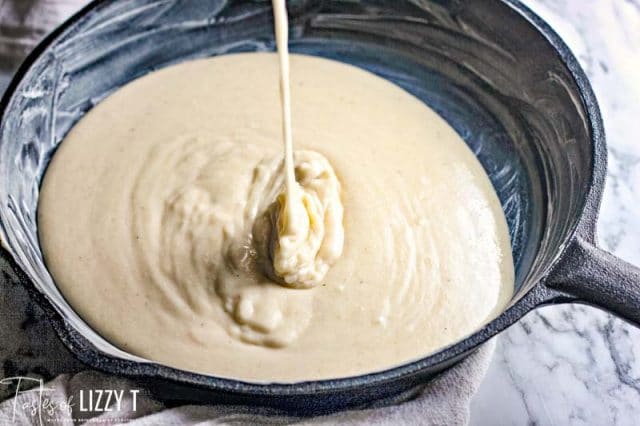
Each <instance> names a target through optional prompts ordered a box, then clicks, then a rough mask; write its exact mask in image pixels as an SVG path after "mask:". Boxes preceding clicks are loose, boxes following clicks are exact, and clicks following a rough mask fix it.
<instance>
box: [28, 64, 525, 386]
mask: <svg viewBox="0 0 640 426" xmlns="http://www.w3.org/2000/svg"><path fill="white" fill-rule="evenodd" d="M278 76H279V61H278V57H277V56H276V55H274V54H268V53H248V54H236V55H226V56H221V57H216V58H213V59H207V60H200V61H192V62H187V63H183V64H180V65H177V66H173V67H170V68H166V69H163V70H161V71H158V72H154V73H152V74H150V75H147V76H145V77H143V78H141V79H138V80H136V81H134V82H132V83H130V84H129V85H127V86H126V87H124V88H122V89H120V90H118V91H117V92H116V93H115V94H113V95H112V96H110V97H109V98H107V99H106V100H105V101H103V102H102V103H100V104H99V105H98V106H96V107H95V108H94V109H93V110H92V111H90V112H89V113H88V114H87V115H86V116H85V117H84V118H83V119H82V120H81V121H80V122H79V123H78V124H77V125H76V126H75V127H74V128H73V129H72V131H71V132H70V133H69V135H68V136H67V137H66V139H65V140H64V142H63V143H62V145H61V146H60V148H59V150H58V152H57V153H56V155H55V156H54V158H53V160H52V162H51V165H50V167H49V169H48V171H47V173H46V176H45V179H44V182H43V185H42V192H41V196H40V205H39V217H38V220H39V229H40V239H41V244H42V248H43V251H44V254H45V260H46V261H47V265H48V267H49V269H50V271H51V273H52V275H53V277H54V279H55V280H56V283H57V284H58V286H59V288H60V290H61V291H62V293H63V294H64V296H65V297H66V298H67V300H68V301H69V302H70V304H71V305H72V306H73V307H74V309H76V310H77V311H78V313H79V314H80V315H81V316H82V317H83V318H84V319H85V320H86V321H87V322H88V323H89V324H90V325H91V326H92V327H94V328H95V329H96V330H97V331H98V332H99V333H101V334H102V335H103V336H104V337H105V338H106V339H108V340H109V341H111V342H113V343H114V344H115V345H117V346H119V347H120V348H122V349H124V350H127V351H129V352H131V353H134V354H136V355H140V356H143V357H146V358H148V359H151V360H154V361H157V362H161V363H164V364H167V365H171V366H174V367H178V368H182V369H187V370H194V371H199V372H204V373H211V374H215V375H218V376H226V377H233V378H238V379H245V380H251V381H299V380H311V379H326V378H335V377H343V376H349V375H354V374H361V373H367V372H372V371H376V370H381V369H385V368H388V367H391V366H395V365H397V364H399V363H402V362H405V361H409V360H412V359H415V358H418V357H422V356H424V355H427V354H428V353H430V352H433V351H435V350H437V349H440V348H442V347H443V346H446V345H448V344H451V343H453V342H455V341H456V340H458V339H460V338H462V337H464V336H466V335H468V334H469V333H471V332H473V331H474V330H475V329H477V328H478V327H479V326H481V325H482V324H483V323H484V322H486V321H487V320H489V319H490V318H491V317H492V316H494V315H496V314H497V313H498V312H499V311H500V310H501V309H502V308H503V307H504V306H505V305H506V303H507V302H508V300H509V298H510V296H511V294H512V291H513V264H512V258H511V251H510V244H509V236H508V232H507V225H506V223H505V219H504V216H503V213H502V209H501V207H500V204H499V202H498V199H497V196H496V194H495V192H494V190H493V188H492V186H491V183H490V181H489V179H488V177H487V176H486V174H485V173H484V171H483V169H482V167H481V165H480V164H479V163H478V161H477V160H476V158H475V157H474V155H473V153H472V152H471V151H470V150H469V149H468V148H467V146H466V145H465V143H464V142H463V141H462V140H461V139H460V138H459V136H458V135H457V134H456V133H455V131H454V130H452V129H451V128H450V127H449V126H448V125H447V124H446V123H445V122H444V121H443V120H442V119H441V118H440V117H439V116H438V115H437V114H436V113H435V112H433V111H432V110H430V109H429V108H428V107H426V106H425V105H424V104H423V103H421V102H420V101H419V100H418V99H416V98H414V97H413V96H411V95H410V94H408V93H407V92H405V91H403V90H402V89H400V88H399V87H397V86H395V85H393V84H391V83H389V82H387V81H385V80H383V79H381V78H379V77H376V76H374V75H373V74H370V73H368V72H366V71H363V70H360V69H357V68H355V67H352V66H349V65H345V64H341V63H338V62H335V61H330V60H325V59H320V58H315V57H308V56H300V55H292V56H291V96H292V97H291V110H292V111H293V120H292V133H291V134H292V135H293V140H294V141H295V147H296V151H295V152H294V155H293V156H292V157H293V160H294V166H295V167H294V170H293V171H294V174H295V177H296V178H297V182H296V185H298V186H299V188H300V192H301V193H302V194H303V195H304V194H306V195H304V197H306V198H304V197H303V199H306V200H307V201H308V203H307V205H306V206H305V212H306V213H304V215H303V216H304V217H305V218H306V220H307V222H308V225H309V228H308V230H307V231H305V232H303V235H304V236H305V239H304V240H303V241H302V243H301V242H300V240H296V241H297V242H296V243H295V244H294V245H293V246H292V247H293V248H294V249H295V250H294V251H293V252H292V253H294V255H295V256H294V257H296V256H298V253H312V254H313V257H312V258H305V256H302V257H301V258H297V257H296V259H294V261H291V262H288V261H286V257H287V256H286V255H283V256H282V259H284V260H283V261H282V262H281V265H280V266H282V265H284V266H282V267H280V266H278V267H277V269H276V265H278V261H277V259H276V257H277V256H276V253H277V252H278V251H280V252H282V247H281V245H282V241H286V238H283V237H286V235H287V232H286V230H285V229H284V228H286V226H284V225H282V223H281V222H282V219H279V218H281V217H282V212H283V211H284V210H283V205H284V203H283V200H282V197H283V196H282V194H284V197H285V200H284V201H286V199H287V185H286V184H285V179H286V176H287V172H286V167H284V164H283V163H284V162H283V155H282V136H283V131H282V127H281V126H282V111H281V110H280V109H279V106H280V97H279V96H280V94H279V91H278ZM309 200H310V201H309ZM309 206H311V207H309ZM285 210H286V209H285ZM302 226H303V228H304V226H305V225H304V224H303V225H302ZM279 227H281V228H279ZM305 229H306V228H305ZM294 234H295V235H299V234H298V233H297V231H296V232H295V233H294ZM279 247H280V248H279ZM316 259H320V261H318V262H316Z"/></svg>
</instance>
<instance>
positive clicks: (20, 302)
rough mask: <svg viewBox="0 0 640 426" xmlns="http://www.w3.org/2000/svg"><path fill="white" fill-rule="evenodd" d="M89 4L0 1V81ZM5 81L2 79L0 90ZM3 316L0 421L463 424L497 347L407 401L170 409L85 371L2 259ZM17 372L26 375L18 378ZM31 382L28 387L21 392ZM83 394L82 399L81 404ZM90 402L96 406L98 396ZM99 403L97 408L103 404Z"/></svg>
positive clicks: (131, 385)
mask: <svg viewBox="0 0 640 426" xmlns="http://www.w3.org/2000/svg"><path fill="white" fill-rule="evenodd" d="M86 3H88V1H87V0H0V74H1V73H4V75H5V79H4V81H5V82H6V79H7V76H9V75H10V74H11V73H12V71H13V70H14V69H15V68H16V67H17V66H18V65H19V62H20V61H21V60H22V59H23V58H24V56H25V55H26V54H27V53H28V52H29V51H30V49H32V48H33V47H34V46H35V44H36V43H37V41H38V40H39V39H41V38H42V37H43V36H44V35H45V34H46V33H47V32H48V31H50V30H52V29H53V28H54V27H55V26H56V25H58V24H59V23H60V22H62V21H63V20H64V19H65V18H66V17H68V16H70V15H71V14H72V13H73V12H74V11H76V10H78V9H79V8H80V7H82V6H83V5H85V4H86ZM2 84H3V80H2V78H0V89H2V88H3V85H2ZM0 318H1V320H0V401H2V400H3V399H4V402H2V403H0V424H2V425H4V424H19V425H20V424H25V425H31V424H33V425H40V424H58V425H60V424H62V425H66V424H72V423H75V424H79V423H82V422H85V421H86V422H88V423H93V424H116V423H123V422H127V423H128V424H132V425H140V426H142V425H165V424H166V425H174V424H175V425H182V424H184V425H189V424H222V423H236V424H258V423H270V424H336V423H340V424H346V425H356V424H367V425H369V424H376V425H402V424H407V425H416V424H423V425H462V424H466V423H467V422H468V420H469V404H470V401H471V398H472V396H473V395H474V393H475V392H476V390H477V388H478V386H479V384H480V382H481V380H482V378H483V377H484V374H485V372H486V370H487V368H488V365H489V362H490V360H491V356H492V354H493V349H494V344H493V343H490V344H487V345H485V346H484V347H483V348H481V349H480V350H479V351H477V352H476V353H475V354H473V355H472V356H470V357H469V358H467V359H466V360H464V361H463V362H462V363H460V364H459V365H457V366H456V367H455V368H452V369H450V370H448V371H446V372H445V373H443V374H441V375H440V376H439V377H437V378H435V379H434V380H432V381H431V382H429V383H428V384H427V385H426V387H425V388H424V390H423V391H422V392H421V393H420V394H419V395H418V396H417V397H416V398H414V399H412V400H411V401H408V402H405V403H402V404H399V405H393V406H387V407H385V408H375V409H368V410H359V411H348V412H343V413H338V414H334V415H330V416H323V417H317V418H292V417H287V416H283V415H281V414H278V413H274V412H270V411H268V410H264V409H259V408H256V407H230V406H215V405H209V406H206V405H200V406H194V405H185V406H180V407H173V408H167V407H165V406H164V405H163V404H162V403H161V402H159V401H156V400H154V399H153V398H152V397H151V396H150V395H149V394H148V393H147V392H145V390H144V389H143V388H142V387H139V386H138V385H137V384H136V383H135V382H132V381H129V380H125V379H122V378H118V377H109V376H107V375H104V374H101V373H98V372H95V371H83V370H84V369H85V367H84V366H82V365H81V364H80V363H79V362H78V361H76V360H75V359H74V358H73V357H72V356H71V354H69V353H68V352H67V351H66V349H65V348H64V347H63V346H62V344H61V343H60V342H59V341H58V340H57V338H56V336H55V334H54V332H53V330H52V328H51V326H50V325H49V324H48V322H47V320H46V318H45V317H44V315H43V313H42V311H41V310H40V309H39V307H38V306H37V305H36V304H34V303H33V302H32V301H31V300H30V299H29V297H28V295H27V293H26V291H25V290H24V289H23V288H22V287H21V286H20V285H19V284H16V280H15V277H14V276H13V274H12V273H11V271H10V267H9V266H8V264H7V263H6V262H5V261H3V260H2V259H0ZM56 375H58V377H56V378H55V379H54V380H52V381H51V382H49V383H46V384H42V383H37V382H36V381H34V380H38V379H43V378H51V377H54V376H56ZM19 378H23V379H22V381H21V382H20V383H18V380H20V379H19ZM34 386H35V387H34ZM28 388H32V389H33V390H32V391H29V392H19V391H24V390H26V389H28ZM39 390H42V392H39ZM92 390H93V391H97V390H102V391H116V392H118V394H119V395H120V394H121V395H122V399H121V400H120V402H119V403H118V402H117V401H115V399H114V398H112V400H111V401H110V402H111V404H110V408H111V409H112V410H113V411H109V412H101V411H98V410H94V411H83V408H84V409H86V408H87V405H88V395H89V393H90V391H92ZM132 390H133V391H134V392H131V391H132ZM137 390H140V392H139V393H137V392H136V391H137ZM81 392H82V395H81ZM105 395H106V394H105ZM95 396H97V393H96V394H95V395H94V398H95ZM103 398H105V397H103ZM134 399H135V401H134ZM81 400H82V401H83V402H84V406H81V405H80V402H81ZM93 402H94V404H93V405H94V407H95V406H96V404H95V400H94V401H93ZM134 402H135V407H134ZM103 403H104V401H103ZM69 405H70V407H69ZM97 405H98V406H97V407H95V408H101V406H102V405H101V404H97ZM134 408H135V409H134ZM14 422H15V423H14Z"/></svg>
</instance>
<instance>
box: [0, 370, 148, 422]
mask: <svg viewBox="0 0 640 426" xmlns="http://www.w3.org/2000/svg"><path fill="white" fill-rule="evenodd" d="M34 384H35V387H33V388H30V389H26V388H29V387H30V386H32V385H34ZM12 385H13V386H15V389H16V391H15V394H14V398H13V401H11V402H9V404H13V415H12V420H13V421H14V422H15V421H17V420H18V419H19V418H22V419H24V417H22V416H23V415H26V416H27V417H31V418H32V419H33V420H34V421H35V422H37V423H38V424H40V425H44V424H48V423H53V422H57V423H66V422H75V420H76V419H73V410H74V409H76V412H77V413H92V414H93V415H94V416H97V415H100V414H101V413H106V412H121V411H122V409H123V401H124V399H125V398H124V397H125V395H128V396H130V397H131V404H130V407H127V411H133V412H135V411H136V409H137V405H138V393H139V392H140V390H139V389H130V390H129V391H128V392H125V391H124V390H115V389H90V390H83V389H81V390H80V391H78V394H77V395H70V396H67V397H66V399H64V398H61V397H60V396H56V395H54V394H53V393H54V392H55V390H56V389H53V388H47V387H45V385H44V382H43V381H42V379H35V378H32V377H21V376H16V377H7V378H5V379H2V380H0V386H12ZM23 394H28V397H26V398H25V397H21V395H23ZM122 414H123V419H122V420H125V419H124V414H125V413H122ZM18 416H20V417H18ZM89 417H92V416H89ZM111 420H115V419H111Z"/></svg>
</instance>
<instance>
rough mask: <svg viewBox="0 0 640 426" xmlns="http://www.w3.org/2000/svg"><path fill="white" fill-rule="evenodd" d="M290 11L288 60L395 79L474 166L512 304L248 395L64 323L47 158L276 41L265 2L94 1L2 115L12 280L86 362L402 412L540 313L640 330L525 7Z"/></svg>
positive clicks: (589, 141) (565, 62) (51, 45)
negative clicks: (498, 218) (447, 373)
mask: <svg viewBox="0 0 640 426" xmlns="http://www.w3.org/2000/svg"><path fill="white" fill-rule="evenodd" d="M289 8H290V14H291V16H292V31H291V37H292V39H291V50H292V51H294V52H299V53H307V54H312V55H319V56H324V57H329V58H335V59H338V60H341V61H344V62H349V63H352V64H355V65H357V66H360V67H363V68H365V69H368V70H371V71H373V72H375V73H377V74H379V75H381V76H383V77H385V78H387V79H389V80H391V81H394V82H395V83H397V84H399V85H400V86H402V87H403V88H405V89H406V90H407V91H409V92H411V93H413V94H414V95H415V96H417V97H419V98H420V99H422V100H423V101H424V102H426V103H427V104H428V105H430V106H431V107H432V108H434V109H435V110H436V111H438V112H439V113H440V114H441V115H442V116H443V117H444V118H445V119H446V120H447V121H448V122H449V123H450V124H451V125H452V126H453V127H454V128H455V129H456V130H457V131H458V132H459V133H460V134H461V135H462V136H463V138H464V139H465V141H466V142H467V143H468V144H469V146H470V147H471V149H473V151H474V152H475V153H476V155H477V157H478V158H479V159H480V161H481V162H482V164H483V166H484V168H485V169H486V171H487V173H488V174H489V176H490V177H491V180H492V182H493V184H494V186H495V188H496V191H497V192H498V195H499V197H500V200H501V202H502V205H503V208H504V211H505V214H506V217H507V220H508V223H509V227H510V233H511V240H512V246H513V252H514V258H515V262H516V275H517V277H516V292H515V296H514V298H513V300H512V302H511V304H510V306H509V307H508V308H507V309H506V310H505V312H504V313H502V314H501V315H500V316H499V317H498V318H496V319H495V320H493V321H491V322H490V323H489V324H487V325H486V326H485V327H483V328H482V329H481V330H478V331H477V332H476V333H474V334H472V335H470V336H469V337H467V338H466V339H464V340H462V341H460V342H458V343H456V344H454V345H452V346H450V347H447V348H445V349H444V350H442V351H440V352H437V353H435V354H432V355H429V356H427V357H425V358H422V359H419V360H416V361H414V362H410V363H407V364H405V365H402V366H399V367H397V368H393V369H390V370H386V371H381V372H375V373H372V374H368V375H363V376H358V377H350V378H345V379H338V380H322V381H313V382H304V383H294V384H252V383H245V382H240V381H236V380H229V379H222V378H216V377H211V376H206V375H200V374H195V373H190V372H185V371H180V370H176V369H173V368H168V367H165V366H162V365H157V364H153V363H149V362H143V361H142V360H139V359H137V358H135V357H132V356H131V355H128V354H126V353H124V352H121V351H119V350H118V349H116V348H114V347H113V346H111V345H110V344H108V343H107V342H106V341H104V340H103V339H102V338H100V336H98V335H97V334H96V333H95V332H93V331H92V330H91V329H90V328H89V327H88V326H87V325H86V324H85V323H84V322H83V321H82V320H81V319H80V318H79V317H78V316H77V315H76V314H75V313H74V312H73V310H71V309H70V307H69V306H68V305H67V303H66V302H65V300H64V299H63V298H62V296H61V295H60V293H59V292H58V291H57V289H56V287H55V285H54V283H53V281H52V279H51V277H50V275H49V273H48V272H47V269H46V267H45V265H44V262H43V260H42V254H41V252H40V247H39V244H38V237H37V223H36V207H37V200H38V186H39V182H40V180H41V178H42V175H43V173H44V171H45V168H46V166H47V164H48V161H49V159H50V158H51V155H52V153H53V152H54V150H55V148H56V146H57V144H58V143H59V142H60V140H61V139H62V138H63V136H64V135H65V134H66V132H67V131H68V130H69V129H70V127H71V126H72V125H73V124H74V123H75V122H77V120H78V119H79V118H80V117H81V116H82V115H83V114H84V113H85V112H86V111H87V110H89V109H90V108H91V107H92V106H93V105H95V104H96V103H97V102H99V101H100V100H101V99H103V98H104V97H105V96H106V95H108V94H109V93H110V92H112V91H113V90H115V89H117V88H118V87H119V86H121V85H122V84H124V83H126V82H128V81H130V80H132V79H134V78H136V77H138V76H141V75H143V74H145V73H147V72H149V71H151V70H154V69H157V68H160V67H163V66H167V65H170V64H172V63H176V62H180V61H184V60H187V59H191V58H198V57H205V56H211V55H218V54H224V53H229V52H239V51H253V50H273V47H274V43H273V37H272V32H273V29H272V21H271V10H270V6H269V2H266V1H223V0H191V1H184V0H183V1H177V0H128V1H116V0H96V1H94V2H93V3H91V4H90V5H89V6H87V7H86V8H84V9H83V10H82V11H81V12H79V13H78V14H77V15H75V16H74V17H73V18H71V19H70V20H69V21H68V22H66V23H65V24H64V25H63V26H62V27H60V28H59V29H57V30H56V31H55V32H54V33H53V34H52V35H50V36H49V37H47V38H46V40H45V41H44V42H43V43H42V44H41V45H40V46H38V48H37V49H36V50H35V52H33V54H31V56H29V58H28V59H27V61H26V62H25V63H24V65H23V66H22V67H21V69H20V71H19V72H18V74H17V76H16V77H15V79H14V80H13V82H12V83H11V85H10V87H9V89H8V90H7V92H6V94H5V96H4V98H3V100H2V105H1V124H0V231H1V232H0V239H1V240H2V242H3V246H4V248H5V250H4V251H3V253H2V254H3V257H4V258H5V261H4V262H3V264H4V265H5V269H8V270H10V271H11V272H10V276H11V277H12V278H13V279H15V280H17V281H19V282H21V283H24V285H26V286H27V288H29V289H30V291H31V293H32V295H33V297H34V298H35V299H37V300H38V301H39V303H40V304H41V306H42V308H43V309H44V310H45V311H46V312H47V313H48V314H49V317H50V318H51V322H52V323H53V325H54V326H55V328H56V330H57V332H58V333H59V335H60V338H61V339H62V340H63V342H64V343H65V344H66V345H67V347H68V348H69V349H70V350H71V351H72V352H73V353H74V354H75V355H76V356H77V357H78V358H79V359H80V360H82V361H83V362H85V363H86V364H88V365H89V366H92V367H95V368H98V369H100V370H103V371H107V372H109V373H114V374H122V375H126V376H130V377H135V378H138V379H140V380H144V381H147V382H149V384H150V385H152V387H153V388H154V389H155V390H156V391H157V392H159V393H160V394H161V395H163V396H164V397H168V398H174V399H185V400H197V401H210V402H211V401H216V402H227V403H250V404H254V405H266V406H271V407H276V408H280V409H284V410H287V411H289V412H296V413H304V414H311V413H320V412H328V411H334V410H338V409H341V408H344V407H353V406H363V405H368V404H370V403H372V402H374V401H380V400H388V399H389V398H392V397H394V396H397V395H402V396H404V397H407V396H409V395H410V394H411V392H412V391H411V390H412V389H416V387H418V386H419V385H420V384H421V383H424V382H425V381H426V380H428V379H429V378H430V377H432V376H433V375H434V374H436V373H438V372H440V371H442V370H443V369H445V368H447V367H449V366H451V365H453V364H455V363H456V362H458V361H459V360H460V359H462V358H463V357H465V356H467V355H468V354H469V353H471V352H472V351H473V350H474V349H476V348H477V347H478V346H479V345H480V344H482V343H483V342H485V341H487V339H489V338H491V337H492V336H494V335H495V334H497V333H498V332H500V331H502V330H504V329H505V328H506V327H508V326H510V325H511V324H513V323H514V322H516V321H517V320H518V319H520V318H521V317H522V316H523V315H524V314H526V313H527V312H528V311H530V310H531V309H533V308H535V307H538V306H541V305H544V304H550V303H560V302H584V303H590V304H595V305H597V306H600V307H602V308H604V309H607V310H609V311H611V312H613V313H615V314H617V315H619V316H621V317H623V318H625V319H627V320H629V321H631V322H633V323H636V324H638V323H640V288H639V287H638V285H639V284H640V272H639V270H638V269H637V268H635V267H633V266H631V265H629V264H627V263H624V262H622V261H621V260H618V259H616V258H615V257H613V256H611V255H610V254H608V253H606V252H604V251H602V250H600V249H599V248H597V247H596V246H595V224H596V216H597V212H598V206H599V203H600V196H601V193H602V189H603V185H604V177H605V169H606V150H605V139H604V133H603V128H602V120H601V117H600V114H599V111H598V106H597V103H596V100H595V98H594V95H593V92H592V90H591V87H590V86H589V82H588V81H587V77H586V76H585V74H584V72H583V71H582V70H581V69H580V67H579V65H578V63H577V61H576V59H575V58H574V57H573V55H572V54H571V52H570V51H569V49H568V48H567V46H566V45H565V44H564V43H563V42H562V41H561V40H560V38H559V37H558V36H557V35H556V34H555V33H554V32H553V31H552V30H551V28H549V26H548V25H547V24H545V23H544V22H543V21H542V20H541V19H540V18H538V17H537V16H535V15H534V14H533V13H532V12H531V11H529V10H528V9H527V8H525V7H524V6H523V5H522V4H520V3H519V2H518V1H516V0H502V1H498V0H492V1H490V0H466V1H465V0H450V1H447V0H432V1H417V0H413V1H410V0H402V1H398V0H394V1H376V0H362V1H359V2H357V1H353V0H349V1H347V0H344V1H341V0H336V1H322V0H306V1H305V0H299V1H291V2H290V4H289ZM132 143H133V142H132ZM398 143H402V141H398ZM69 208H70V209H71V208H73V206H69ZM87 285H90V283H87ZM132 326H135V325H133V324H132ZM318 350H322V348H318ZM371 350H375V347H372V349H371Z"/></svg>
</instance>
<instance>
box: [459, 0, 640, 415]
mask: <svg viewBox="0 0 640 426" xmlns="http://www.w3.org/2000/svg"><path fill="white" fill-rule="evenodd" d="M525 3H526V4H527V5H528V6H529V7H531V9H533V10H534V11H535V12H537V13H538V14H539V15H540V16H542V17H543V18H544V19H545V20H547V22H549V23H550V24H551V25H552V26H553V27H554V28H555V29H556V31H557V32H558V33H559V34H560V35H561V36H562V37H563V38H564V39H565V41H566V42H567V44H568V45H569V46H570V47H571V49H572V50H573V51H574V53H575V54H576V56H577V57H578V59H579V61H580V63H581V64H582V66H583V67H584V69H585V71H586V72H587V74H588V76H589V78H590V79H591V82H592V85H593V87H594V90H595V92H596V96H597V97H598V101H599V103H600V107H601V109H602V115H603V118H604V122H605V130H606V133H607V140H608V145H609V172H608V180H607V186H606V189H605V193H604V199H603V205H602V209H601V217H600V219H599V222H598V223H599V241H600V244H601V245H602V246H603V247H604V248H606V249H607V250H609V251H611V252H613V253H614V254H616V255H617V256H620V257H622V258H624V259H625V260H627V261H629V262H632V263H635V264H636V265H640V141H639V140H638V137H637V135H638V133H640V77H639V71H638V69H640V1H638V0H563V1H560V0H526V1H525ZM471 413H472V415H471V423H472V425H492V426H493V425H495V426H498V425H533V424H535V425H637V424H640V330H639V329H637V328H635V327H633V326H631V325H629V324H627V323H625V322H623V321H621V320H619V319H617V318H614V317H612V316H610V315H608V314H605V313H603V312H601V311H599V310H597V309H595V308H591V307H588V306H581V305H565V306H552V307H546V308H544V309H540V310H538V311H536V312H532V313H531V314H529V315H528V316H527V317H525V318H524V319H523V320H521V321H520V322H519V323H518V324H516V325H515V326H514V327H512V328H511V329H509V330H507V332H505V333H503V334H502V335H501V336H500V337H499V339H498V348H497V351H496V355H495V358H494V360H493V363H492V365H491V367H490V369H489V372H488V373H487V377H486V378H485V380H484V382H483V384H482V386H481V388H480V391H479V393H478V394H477V395H476V397H475V399H474V401H473V404H472V411H471Z"/></svg>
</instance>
